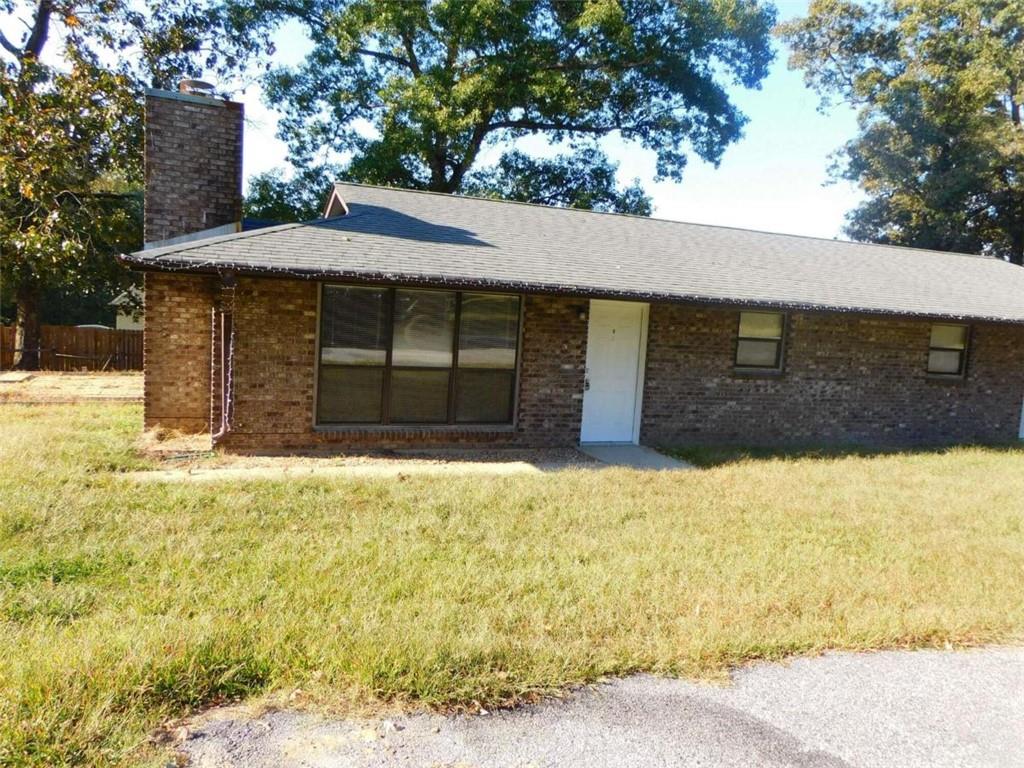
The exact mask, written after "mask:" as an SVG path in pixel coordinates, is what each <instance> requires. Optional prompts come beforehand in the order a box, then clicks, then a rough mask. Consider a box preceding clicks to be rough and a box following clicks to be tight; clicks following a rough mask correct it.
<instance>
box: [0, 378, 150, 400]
mask: <svg viewBox="0 0 1024 768" xmlns="http://www.w3.org/2000/svg"><path fill="white" fill-rule="evenodd" d="M4 379H5V380H4V381H0V403H81V402H88V401H92V400H106V401H113V402H126V403H127V402H142V373H141V372H134V371H133V372H124V371H117V372H111V373H96V372H90V373H53V372H42V371H41V372H37V373H32V374H31V375H30V376H28V377H22V376H5V377H4Z"/></svg>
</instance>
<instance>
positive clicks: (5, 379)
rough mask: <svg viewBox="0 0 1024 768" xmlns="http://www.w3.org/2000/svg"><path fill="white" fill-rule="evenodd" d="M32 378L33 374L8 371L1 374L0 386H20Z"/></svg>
mask: <svg viewBox="0 0 1024 768" xmlns="http://www.w3.org/2000/svg"><path fill="white" fill-rule="evenodd" d="M31 378H32V374H31V373H26V372H24V371H6V372H5V373H0V384H20V383H21V382H23V381H28V380H29V379H31Z"/></svg>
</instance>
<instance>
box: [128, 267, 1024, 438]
mask: <svg viewBox="0 0 1024 768" xmlns="http://www.w3.org/2000/svg"><path fill="white" fill-rule="evenodd" d="M317 293H318V287H317V284H316V283H314V282H307V281H299V280H277V279H254V278H242V279H239V281H238V285H237V288H235V289H234V290H233V291H231V290H227V289H224V288H222V287H221V286H220V283H219V281H218V280H217V279H216V278H207V277H198V276H188V275H170V274H162V273H150V274H148V275H147V277H146V294H147V310H148V312H147V328H146V337H145V356H146V395H145V403H146V405H145V408H146V425H147V427H152V426H164V427H173V428H177V429H184V430H188V431H202V430H206V429H209V426H210V424H211V423H212V424H213V425H214V429H216V428H217V427H218V426H219V419H220V412H219V407H220V390H219V382H220V379H221V377H220V371H219V367H218V365H219V340H218V338H217V336H216V334H217V329H218V327H219V323H216V322H214V320H215V319H216V317H217V315H216V310H217V308H218V307H219V306H220V305H221V304H223V305H224V306H226V307H231V306H233V308H234V311H233V324H234V334H235V349H234V359H233V387H232V390H233V398H232V403H233V408H232V417H231V420H230V421H231V429H230V431H229V432H228V433H227V435H226V436H224V437H223V438H222V439H221V440H220V441H219V442H218V444H219V445H220V446H221V447H223V448H225V449H228V450H235V451H267V450H270V451H273V450H288V449H297V448H308V447H316V446H322V447H330V448H335V449H339V450H359V449H387V448H400V447H410V446H436V447H442V446H471V445H479V444H485V445H492V446H524V447H525V446H560V445H573V444H575V443H576V442H577V441H578V439H579V432H580V421H581V416H582V392H583V377H584V366H585V360H586V335H587V320H586V317H585V316H584V317H581V312H585V310H586V307H587V302H586V300H584V299H566V298H552V297H542V296H528V297H525V303H524V321H523V330H522V342H521V349H520V376H519V388H518V396H517V403H516V411H517V418H516V424H515V427H514V428H507V429H498V428H465V427H443V428H422V427H421V428H415V427H410V428H402V427H376V428H373V427H371V428H359V429H349V430H344V429H339V430H333V431H315V430H314V429H313V412H314V397H315V395H314V370H315V365H314V364H315V359H316V323H317ZM232 297H233V300H232ZM737 320H738V316H737V313H736V312H735V311H727V310H717V309H700V308H693V307H683V306H676V305H664V304H661V305H652V307H651V313H650V330H649V334H648V349H647V370H646V377H645V386H644V409H643V418H642V422H641V441H642V442H644V443H647V444H651V445H683V444H747V445H786V444H793V445H822V444H830V443H831V444H841V443H859V444H867V445H872V444H880V445H903V444H908V445H909V444H943V443H954V442H999V441H1010V440H1013V439H1015V438H1016V437H1017V430H1018V425H1019V419H1020V412H1021V398H1022V395H1024V327H1018V326H1011V325H998V324H975V325H974V326H973V328H972V340H971V345H970V353H969V357H968V375H967V378H966V379H965V380H962V381H950V380H942V379H936V378H933V377H929V376H928V375H927V373H926V372H925V364H926V359H927V349H928V339H929V332H930V323H928V322H925V321H912V320H897V319H893V318H869V317H852V316H845V315H830V314H810V313H797V314H792V315H790V317H789V323H788V326H787V339H786V353H785V370H784V372H783V373H782V374H781V375H776V376H750V375H745V374H741V373H738V372H736V371H735V370H734V368H733V353H734V345H735V337H736V328H737ZM211 393H212V395H211Z"/></svg>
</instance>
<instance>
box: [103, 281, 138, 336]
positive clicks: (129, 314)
mask: <svg viewBox="0 0 1024 768" xmlns="http://www.w3.org/2000/svg"><path fill="white" fill-rule="evenodd" d="M142 303H143V294H142V291H141V290H140V289H138V288H129V289H128V290H127V291H123V292H121V293H119V294H118V295H117V296H116V297H115V298H114V300H113V301H111V302H110V306H112V307H114V308H115V309H116V312H117V314H116V316H115V318H114V327H115V328H116V329H117V330H119V331H141V330H142V329H143V328H145V327H146V321H145V318H144V317H143V309H142Z"/></svg>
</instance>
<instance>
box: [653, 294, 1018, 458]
mask: <svg viewBox="0 0 1024 768" xmlns="http://www.w3.org/2000/svg"><path fill="white" fill-rule="evenodd" d="M737 324H738V314H737V313H736V312H734V311H723V310H709V309H695V308H690V307H683V306H676V305H666V304H660V305H652V307H651V315H650V332H649V336H648V338H649V342H648V349H647V375H646V381H645V387H644V408H643V420H642V423H641V432H640V437H641V441H642V442H645V443H648V444H651V445H685V444H745V445H786V444H790V445H824V444H842V443H858V444H866V445H912V444H945V443H955V442H1001V441H1009V440H1013V439H1015V438H1016V437H1017V432H1018V427H1019V420H1020V415H1021V398H1022V396H1024V327H1020V326H1011V325H997V324H974V325H973V326H972V340H971V344H970V348H969V355H968V363H967V377H966V379H964V380H949V379H938V378H935V377H930V376H929V375H928V374H927V373H926V365H927V356H928V341H929V335H930V330H931V324H930V323H929V322H926V321H915V320H897V319H893V318H867V317H851V316H846V315H836V314H807V313H797V314H791V315H790V317H789V323H788V328H787V339H786V351H785V369H784V372H783V373H782V374H781V375H778V376H750V375H744V374H741V373H737V372H736V371H735V370H734V368H733V355H734V347H735V339H736V330H737Z"/></svg>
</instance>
